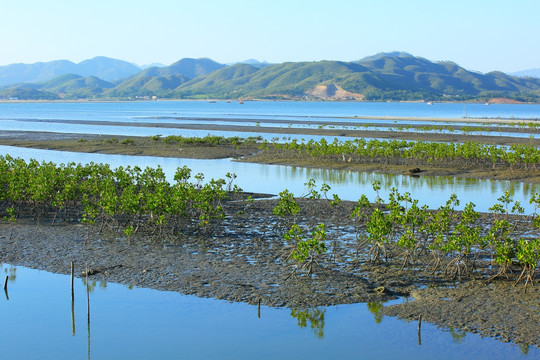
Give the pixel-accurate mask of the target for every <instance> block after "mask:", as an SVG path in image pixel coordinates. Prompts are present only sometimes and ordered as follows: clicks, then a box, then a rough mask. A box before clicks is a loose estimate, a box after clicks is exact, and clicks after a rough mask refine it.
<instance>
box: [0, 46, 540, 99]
mask: <svg viewBox="0 0 540 360" xmlns="http://www.w3.org/2000/svg"><path fill="white" fill-rule="evenodd" d="M18 86H23V87H24V88H25V91H26V92H21V91H20V90H19V93H18V95H9V94H14V91H15V90H14V88H13V87H12V88H6V89H5V90H4V91H3V92H0V96H1V97H4V98H5V97H13V96H17V97H18V98H20V99H26V98H28V99H39V98H43V99H46V98H48V97H50V96H51V94H52V95H57V96H58V95H61V96H62V97H63V98H67V99H76V98H102V99H105V98H107V99H108V98H117V99H136V98H151V97H152V96H157V97H160V98H173V99H212V98H215V99H240V98H266V99H319V98H322V99H328V98H332V99H335V98H334V97H333V96H334V95H335V90H336V89H338V88H342V89H343V90H345V91H346V92H348V94H344V95H339V96H338V97H337V99H340V100H351V99H355V98H363V99H365V100H368V101H386V100H394V101H401V100H408V101H418V100H423V101H433V100H440V101H469V100H477V101H487V100H489V99H491V98H509V99H511V100H516V101H523V102H538V101H539V100H540V80H539V79H534V78H519V77H513V76H509V75H506V74H504V73H501V72H491V73H487V74H480V73H477V72H472V71H467V70H466V69H464V68H462V67H459V66H458V65H456V64H454V63H452V62H431V61H429V60H426V59H423V58H419V57H414V56H412V55H409V54H400V55H397V56H396V54H381V55H380V56H376V57H372V58H367V59H363V60H360V61H357V62H341V61H318V62H296V63H294V62H287V63H282V64H274V65H269V66H264V67H262V68H261V67H256V66H252V65H249V64H235V65H230V66H225V65H222V64H218V63H216V62H214V61H212V60H209V59H182V60H180V61H178V62H177V63H175V64H172V65H171V66H168V67H160V68H158V67H153V68H148V69H145V70H143V71H141V72H139V73H138V74H135V75H132V76H130V77H128V78H125V79H124V80H123V81H120V82H118V83H110V82H107V81H103V80H101V79H98V78H97V77H87V78H82V77H77V78H74V77H73V76H65V75H63V76H61V77H58V78H56V79H53V80H51V81H48V82H44V83H40V84H23V85H18ZM318 86H323V87H325V86H326V87H328V89H333V90H331V91H330V93H326V94H324V93H317V92H314V90H315V89H316V88H317V87H318ZM30 90H32V91H30Z"/></svg>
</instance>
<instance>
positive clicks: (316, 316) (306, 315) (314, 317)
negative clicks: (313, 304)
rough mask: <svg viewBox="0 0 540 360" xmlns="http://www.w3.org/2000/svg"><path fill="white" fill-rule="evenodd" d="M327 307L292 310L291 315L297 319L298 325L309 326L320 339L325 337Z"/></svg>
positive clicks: (301, 326)
mask: <svg viewBox="0 0 540 360" xmlns="http://www.w3.org/2000/svg"><path fill="white" fill-rule="evenodd" d="M325 313H326V309H323V308H312V309H304V310H294V309H293V310H291V316H292V317H293V318H295V319H296V321H297V325H298V327H300V328H302V329H303V328H306V327H307V326H308V323H309V327H310V328H311V331H313V334H315V336H316V337H317V338H319V339H322V338H323V337H324V314H325Z"/></svg>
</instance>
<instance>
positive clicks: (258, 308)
mask: <svg viewBox="0 0 540 360" xmlns="http://www.w3.org/2000/svg"><path fill="white" fill-rule="evenodd" d="M257 317H258V318H259V319H260V318H261V298H259V306H258V307H257Z"/></svg>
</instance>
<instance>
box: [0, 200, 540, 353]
mask: <svg viewBox="0 0 540 360" xmlns="http://www.w3.org/2000/svg"><path fill="white" fill-rule="evenodd" d="M276 204H277V200H274V199H266V200H258V201H255V202H254V203H250V204H246V203H244V202H237V201H231V202H229V203H227V204H226V205H225V209H226V213H227V214H228V215H227V217H226V218H225V219H224V220H223V221H222V222H221V223H220V224H219V227H215V228H213V229H208V230H206V231H204V232H202V231H201V232H199V231H194V232H186V233H180V234H179V235H178V236H177V237H175V238H159V237H155V236H142V235H141V236H135V237H134V238H133V239H131V241H129V242H128V241H126V239H125V237H124V236H123V235H122V233H121V232H118V233H115V232H111V231H109V232H103V233H99V232H98V230H97V229H96V228H87V227H86V225H82V224H80V223H77V222H60V223H58V224H56V225H53V226H51V225H50V219H42V221H40V222H39V223H36V222H35V221H33V220H32V219H20V220H18V222H17V223H16V224H15V225H13V227H12V226H11V225H10V224H7V223H5V222H2V223H0V261H2V262H5V263H9V264H13V265H21V266H27V267H31V268H36V269H43V270H47V271H51V272H54V273H62V274H68V273H69V271H70V263H71V262H72V261H73V262H74V263H75V268H76V273H77V274H78V276H84V275H85V274H86V272H88V274H89V277H90V279H92V280H95V281H107V282H115V283H121V284H126V285H133V286H139V287H147V288H154V289H159V290H170V291H177V292H180V293H182V294H192V295H197V296H200V297H212V298H216V299H224V300H228V301H237V302H246V303H250V304H257V303H258V302H259V301H261V303H262V304H264V305H268V306H274V307H289V308H295V309H306V308H313V307H318V306H330V305H336V304H348V303H358V302H378V303H384V302H386V301H388V300H390V299H396V298H402V299H404V300H405V302H404V303H403V304H400V305H394V306H389V307H387V308H384V309H383V310H382V314H384V315H391V316H398V317H400V318H405V319H418V316H419V315H422V316H423V319H424V320H425V321H429V322H432V323H434V324H438V325H440V326H443V327H448V328H453V329H458V330H461V331H465V332H474V333H479V334H481V335H483V336H490V337H495V338H498V339H500V340H502V341H512V342H515V343H520V344H528V345H535V346H540V314H539V312H540V311H539V309H540V291H539V289H538V286H536V287H533V288H529V289H528V290H527V292H526V293H524V292H523V286H522V285H518V286H517V287H513V281H514V280H515V278H513V279H511V280H506V279H504V278H502V279H498V280H495V281H494V282H493V283H489V282H487V281H486V279H487V278H488V277H489V276H490V275H492V273H493V271H494V270H493V269H492V268H491V266H490V263H489V261H487V260H486V261H482V260H479V261H478V262H477V270H476V271H475V272H474V275H473V277H472V278H464V279H461V280H460V281H457V280H455V279H451V278H447V277H445V276H443V275H442V274H441V273H438V274H433V273H432V272H431V271H430V270H428V268H427V265H428V262H429V261H430V260H431V258H427V257H426V258H420V259H419V260H418V262H417V263H416V264H415V266H414V267H413V268H410V269H401V262H402V261H401V259H399V256H398V253H399V251H400V249H390V254H391V255H392V254H393V256H390V257H389V260H388V261H387V262H380V263H377V264H370V263H369V261H368V257H367V248H366V247H365V246H364V245H360V244H359V243H358V242H357V241H356V238H355V234H354V229H353V227H354V223H353V221H352V220H351V219H350V217H349V214H350V212H351V210H352V209H353V207H354V203H353V202H343V203H342V205H341V206H340V207H338V208H334V210H333V211H330V207H329V206H330V205H328V202H327V201H326V200H321V201H308V200H299V204H300V206H301V208H302V213H301V216H300V217H299V219H298V223H299V224H301V225H302V226H305V227H306V228H313V226H314V224H317V223H319V222H324V223H325V224H326V226H327V230H328V237H327V239H326V244H327V248H328V251H327V252H326V253H325V254H323V255H321V257H320V258H319V259H318V265H317V266H315V268H314V273H315V275H314V276H308V275H307V274H306V272H305V271H299V270H298V271H296V272H295V273H294V275H292V276H291V274H292V271H293V270H294V264H293V263H292V262H291V261H289V260H288V255H289V254H290V251H291V249H290V246H288V245H287V243H286V242H285V241H284V239H283V233H280V232H279V229H278V228H276V224H277V221H278V219H277V217H275V216H274V215H272V209H273V207H274V206H275V205H276ZM481 221H484V222H486V223H487V222H488V221H490V218H489V215H487V214H484V215H483V216H482V219H481ZM529 223H530V222H529V221H523V222H520V223H519V224H520V225H519V226H520V227H521V226H522V227H523V229H521V231H523V233H526V232H530V229H529V228H528V227H527V224H529ZM516 271H517V269H516ZM536 281H538V275H536Z"/></svg>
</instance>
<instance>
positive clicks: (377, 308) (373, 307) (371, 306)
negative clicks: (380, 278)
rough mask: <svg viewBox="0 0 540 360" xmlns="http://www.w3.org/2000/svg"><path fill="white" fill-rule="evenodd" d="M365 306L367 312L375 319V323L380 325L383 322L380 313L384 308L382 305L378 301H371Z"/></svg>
mask: <svg viewBox="0 0 540 360" xmlns="http://www.w3.org/2000/svg"><path fill="white" fill-rule="evenodd" d="M366 305H367V308H368V310H369V312H370V313H372V314H373V316H374V318H375V323H376V324H380V323H381V321H382V320H383V314H382V313H381V310H382V309H383V308H384V304H383V303H382V302H380V301H371V302H368V303H367V304H366Z"/></svg>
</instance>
